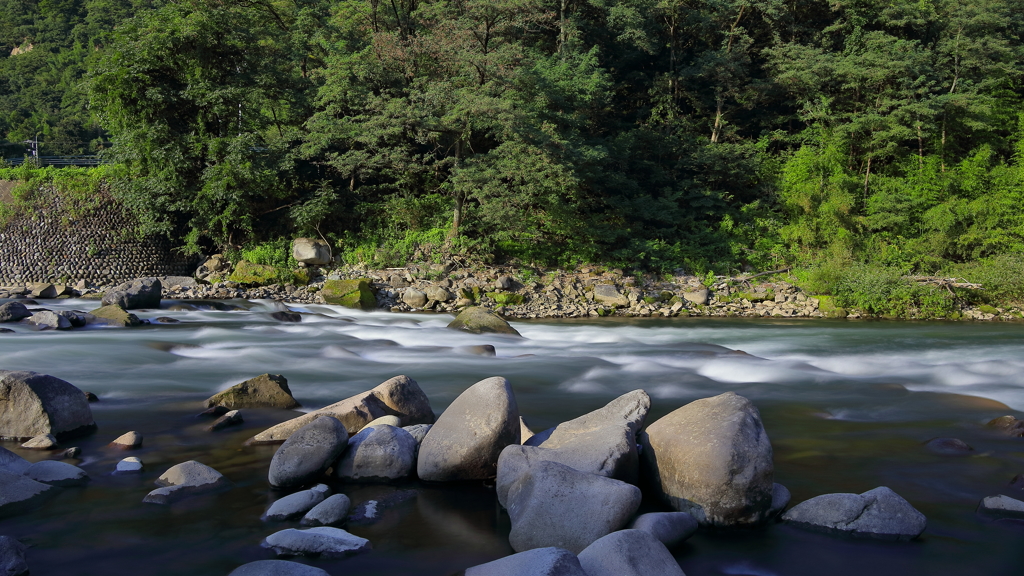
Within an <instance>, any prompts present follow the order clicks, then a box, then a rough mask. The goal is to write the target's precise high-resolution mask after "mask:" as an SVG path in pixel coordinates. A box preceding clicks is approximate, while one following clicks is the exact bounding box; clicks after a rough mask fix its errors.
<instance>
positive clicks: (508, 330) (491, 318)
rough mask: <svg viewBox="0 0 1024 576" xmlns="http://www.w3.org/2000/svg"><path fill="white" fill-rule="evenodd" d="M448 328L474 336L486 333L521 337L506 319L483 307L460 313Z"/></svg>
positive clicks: (471, 307)
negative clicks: (470, 333)
mask: <svg viewBox="0 0 1024 576" xmlns="http://www.w3.org/2000/svg"><path fill="white" fill-rule="evenodd" d="M448 327H449V328H454V329H456V330H463V331H465V332H472V333H474V334H482V333H485V332H486V333H493V334H512V335H514V336H521V334H520V333H519V331H517V330H516V329H515V328H513V327H512V326H511V325H509V323H508V322H506V321H505V319H504V318H502V317H501V316H498V315H497V314H495V313H494V312H492V311H491V310H488V309H487V308H484V307H482V306H470V307H469V308H466V309H464V310H463V311H462V312H459V315H458V316H456V317H455V320H452V321H451V323H450V324H448Z"/></svg>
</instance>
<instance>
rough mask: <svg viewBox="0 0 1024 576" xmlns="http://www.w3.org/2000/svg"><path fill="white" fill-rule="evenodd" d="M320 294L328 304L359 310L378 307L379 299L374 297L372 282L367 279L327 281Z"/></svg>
mask: <svg viewBox="0 0 1024 576" xmlns="http://www.w3.org/2000/svg"><path fill="white" fill-rule="evenodd" d="M320 294H322V295H323V297H324V302H327V303H328V304H336V305H338V306H344V307H346V308H356V309H359V310H373V309H374V308H376V307H377V298H376V297H375V296H374V295H373V290H372V289H371V288H370V281H369V280H368V279H366V278H355V279H352V280H327V281H325V282H324V287H323V288H322V289H321V290H320Z"/></svg>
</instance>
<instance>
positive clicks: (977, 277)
mask: <svg viewBox="0 0 1024 576" xmlns="http://www.w3.org/2000/svg"><path fill="white" fill-rule="evenodd" d="M941 275H942V276H945V277H955V278H962V279H964V280H966V281H968V282H974V283H977V284H981V290H980V291H978V292H976V293H973V294H971V296H972V297H974V298H975V299H977V300H980V301H983V302H988V303H995V302H1024V255H1021V254H1003V255H1001V256H995V257H993V258H986V259H984V260H978V261H975V262H970V263H967V264H956V265H951V266H947V267H946V268H945V269H943V271H942V272H941Z"/></svg>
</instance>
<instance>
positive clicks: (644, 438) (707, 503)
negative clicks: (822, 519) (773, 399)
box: [640, 392, 774, 526]
mask: <svg viewBox="0 0 1024 576" xmlns="http://www.w3.org/2000/svg"><path fill="white" fill-rule="evenodd" d="M640 441H641V443H642V445H643V452H642V455H641V459H642V461H643V463H644V469H645V472H646V473H647V475H648V477H649V478H650V480H651V484H652V486H653V487H654V489H655V494H656V495H658V496H660V497H661V498H662V499H663V500H664V501H665V502H666V503H667V504H668V505H669V506H671V507H672V508H674V509H675V510H678V511H680V512H687V513H689V514H690V515H691V516H693V517H694V518H696V519H697V521H698V522H700V523H701V524H706V525H712V526H737V525H751V524H757V523H760V522H763V521H765V520H767V519H768V517H769V515H770V510H771V504H772V494H773V482H772V478H773V474H774V467H773V464H772V445H771V442H770V441H769V440H768V435H767V434H766V433H765V431H764V426H763V425H762V424H761V416H760V414H759V413H758V411H757V408H755V407H754V405H753V404H751V403H750V401H749V400H747V399H746V398H744V397H742V396H738V395H736V394H734V393H732V392H727V393H725V394H721V395H718V396H714V397H712V398H704V399H702V400H697V401H695V402H691V403H690V404H687V405H686V406H683V407H682V408H679V409H677V410H675V411H674V412H671V413H670V414H668V415H666V416H664V417H663V418H661V419H659V420H658V421H657V422H654V423H653V424H651V425H650V426H648V427H647V429H646V430H645V431H644V432H643V433H641V435H640Z"/></svg>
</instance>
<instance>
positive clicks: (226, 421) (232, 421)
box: [206, 410, 245, 432]
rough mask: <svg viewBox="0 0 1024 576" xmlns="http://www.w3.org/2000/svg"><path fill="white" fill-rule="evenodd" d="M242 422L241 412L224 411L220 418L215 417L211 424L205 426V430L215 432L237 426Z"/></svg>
mask: <svg viewBox="0 0 1024 576" xmlns="http://www.w3.org/2000/svg"><path fill="white" fill-rule="evenodd" d="M243 422H245V420H243V419H242V413H241V412H240V411H238V410H231V411H229V412H225V413H224V415H223V416H221V417H220V418H217V420H215V421H214V422H213V424H210V425H209V426H207V428H206V430H207V431H208V432H216V431H218V430H223V429H225V428H229V427H231V426H238V425H239V424H242V423H243Z"/></svg>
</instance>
